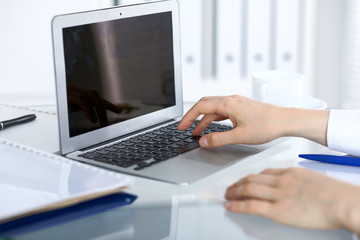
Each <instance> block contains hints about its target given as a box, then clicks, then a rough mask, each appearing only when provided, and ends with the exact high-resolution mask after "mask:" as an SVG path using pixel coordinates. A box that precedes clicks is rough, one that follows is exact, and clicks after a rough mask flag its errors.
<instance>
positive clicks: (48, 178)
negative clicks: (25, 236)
mask: <svg viewBox="0 0 360 240" xmlns="http://www.w3.org/2000/svg"><path fill="white" fill-rule="evenodd" d="M130 182H131V179H130V178H128V177H127V176H125V175H122V174H119V173H115V172H110V171H107V170H104V169H100V168H97V167H93V166H90V165H85V164H82V163H79V162H74V161H71V160H68V159H66V158H63V157H60V156H57V155H54V154H50V153H46V152H43V151H40V150H37V149H34V148H31V147H27V146H24V145H21V144H17V143H14V142H10V141H8V140H4V139H1V138H0V224H2V223H6V222H9V221H13V220H16V219H19V218H22V217H26V216H30V215H33V214H38V213H42V212H45V211H51V210H56V209H61V208H64V207H69V206H72V205H75V204H79V203H82V202H85V201H88V200H93V199H97V198H99V197H103V196H108V195H110V194H113V193H117V192H120V191H122V190H123V189H124V188H126V187H127V186H129V185H130Z"/></svg>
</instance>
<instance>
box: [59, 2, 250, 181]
mask: <svg viewBox="0 0 360 240" xmlns="http://www.w3.org/2000/svg"><path fill="white" fill-rule="evenodd" d="M52 27H53V44H54V60H55V70H56V86H57V101H58V116H59V128H60V146H61V154H63V155H66V156H67V157H69V158H72V159H76V160H79V161H82V162H87V163H90V164H94V165H97V166H101V167H104V168H108V169H113V170H115V171H121V172H126V173H130V174H134V175H138V176H143V177H147V178H152V179H158V180H162V181H167V182H172V183H178V184H186V183H190V182H194V181H196V180H198V179H200V178H202V177H205V176H207V175H210V174H212V173H214V172H216V171H219V170H221V169H223V168H225V167H228V166H230V165H231V164H233V163H235V162H236V161H237V160H239V159H241V158H243V157H246V156H249V155H250V154H253V153H255V152H256V151H257V150H256V149H252V148H247V147H240V146H228V147H224V148H220V149H216V150H205V149H200V148H198V141H197V139H194V138H193V137H192V136H191V132H180V131H177V130H176V126H177V124H176V123H174V121H176V120H179V117H181V116H182V114H183V112H182V111H183V105H182V104H183V102H182V82H181V57H180V34H179V12H178V3H177V1H175V0H169V1H159V2H152V3H147V4H140V5H132V6H126V7H115V8H109V9H104V10H98V11H90V12H83V13H75V14H68V15H62V16H57V17H55V18H54V20H53V23H52ZM100 98H101V99H106V102H104V101H102V100H101V101H99V99H100ZM105 108H106V109H107V110H104V109H105ZM119 108H121V109H122V111H121V112H119V111H118V110H119ZM102 113H103V114H102ZM92 118H95V119H98V120H99V119H100V118H101V121H97V122H96V121H91V119H92ZM93 120H94V119H93ZM164 125H166V127H164ZM212 127H213V129H209V130H208V132H211V131H224V130H228V129H229V128H226V127H224V126H220V125H216V124H212ZM154 129H155V130H154ZM145 132H146V133H147V134H144V133H145ZM195 148H196V149H195Z"/></svg>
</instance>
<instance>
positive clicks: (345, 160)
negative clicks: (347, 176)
mask: <svg viewBox="0 0 360 240" xmlns="http://www.w3.org/2000/svg"><path fill="white" fill-rule="evenodd" d="M299 157H301V158H305V159H309V160H313V161H318V162H324V163H331V164H339V165H347V166H356V167H360V157H353V156H348V155H344V156H336V155H325V154H299Z"/></svg>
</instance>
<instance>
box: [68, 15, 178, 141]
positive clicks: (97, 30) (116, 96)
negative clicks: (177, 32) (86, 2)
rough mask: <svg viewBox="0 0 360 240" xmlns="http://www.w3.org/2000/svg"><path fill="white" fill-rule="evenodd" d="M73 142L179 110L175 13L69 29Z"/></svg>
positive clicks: (69, 87)
mask: <svg viewBox="0 0 360 240" xmlns="http://www.w3.org/2000/svg"><path fill="white" fill-rule="evenodd" d="M63 37H64V53H65V68H66V69H65V70H66V87H67V101H68V116H69V119H68V120H69V127H70V137H74V136H77V135H80V134H83V133H87V132H89V131H92V130H95V129H99V128H102V127H106V126H109V125H112V124H115V123H118V122H121V121H125V120H129V119H132V118H136V117H139V116H142V115H145V114H149V113H152V112H155V111H159V110H161V109H164V108H167V107H170V106H174V105H175V84H174V55H173V30H172V16H171V12H167V13H158V14H151V15H145V16H139V17H131V18H124V19H118V20H112V21H106V22H101V23H94V24H87V25H81V26H75V27H69V28H64V29H63Z"/></svg>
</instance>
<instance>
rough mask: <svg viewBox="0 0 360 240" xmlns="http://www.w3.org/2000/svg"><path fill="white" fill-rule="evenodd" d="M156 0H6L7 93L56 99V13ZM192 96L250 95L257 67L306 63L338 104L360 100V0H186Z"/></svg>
mask: <svg viewBox="0 0 360 240" xmlns="http://www.w3.org/2000/svg"><path fill="white" fill-rule="evenodd" d="M148 1H149V0H147V1H146V0H115V1H114V0H61V1H60V0H53V1H47V0H33V1H26V0H2V1H1V3H0V4H1V7H0V33H1V35H0V36H1V37H0V84H1V85H0V103H6V104H11V105H18V106H25V107H32V106H39V105H42V106H54V105H55V79H54V67H53V56H52V42H51V41H52V40H51V19H52V18H53V17H54V16H55V15H58V14H64V13H70V12H77V11H84V10H91V9H99V8H105V7H111V6H115V5H128V4H134V3H140V2H148ZM179 4H180V11H181V12H180V16H181V20H180V22H181V31H182V32H181V38H182V39H181V42H182V46H181V48H182V63H183V64H182V69H183V88H184V101H186V102H192V101H196V100H198V99H199V98H201V97H202V96H208V95H229V94H241V95H245V96H251V74H252V73H253V72H255V71H259V70H268V69H277V70H290V71H297V72H301V73H303V74H305V76H306V94H307V95H308V96H312V97H316V98H320V99H323V100H325V101H326V102H327V103H328V107H329V108H359V109H360V1H358V0H179Z"/></svg>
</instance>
